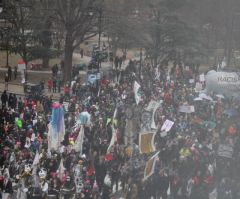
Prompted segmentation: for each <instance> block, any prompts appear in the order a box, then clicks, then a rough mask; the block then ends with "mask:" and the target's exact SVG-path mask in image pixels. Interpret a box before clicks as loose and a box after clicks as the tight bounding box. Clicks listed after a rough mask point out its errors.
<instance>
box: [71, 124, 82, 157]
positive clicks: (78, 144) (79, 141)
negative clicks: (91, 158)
mask: <svg viewBox="0 0 240 199" xmlns="http://www.w3.org/2000/svg"><path fill="white" fill-rule="evenodd" d="M83 139H84V127H83V126H82V125H81V127H80V131H79V133H78V136H77V139H76V141H75V143H74V145H73V147H72V149H74V150H75V151H76V152H80V155H82V146H83Z"/></svg>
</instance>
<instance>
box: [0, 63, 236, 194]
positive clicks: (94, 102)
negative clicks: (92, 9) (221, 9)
mask: <svg viewBox="0 0 240 199" xmlns="http://www.w3.org/2000/svg"><path fill="white" fill-rule="evenodd" d="M114 62H115V69H113V71H115V73H113V74H115V75H116V76H117V80H118V81H115V77H114V76H113V75H109V74H108V73H107V72H106V74H103V76H102V77H101V79H100V80H99V81H98V80H96V81H94V82H91V83H85V84H83V81H82V80H81V78H80V76H79V75H78V74H76V76H73V79H72V82H69V84H67V86H65V87H64V93H63V94H62V95H61V97H60V100H59V101H58V102H55V101H54V100H53V99H52V98H51V97H48V96H40V97H38V98H27V97H20V96H16V95H15V94H9V93H8V92H7V91H4V92H3V93H2V95H1V109H0V151H1V152H0V168H1V171H0V172H1V173H0V191H1V197H2V198H3V199H8V198H18V199H26V198H33V199H35V198H39V199H43V198H55V199H60V198H64V199H67V198H69V199H70V198H84V199H100V198H102V199H110V198H126V199H151V198H154V199H159V198H162V199H167V198H170V199H213V198H214V197H216V198H217V199H238V198H240V191H239V190H240V174H239V172H238V169H239V168H240V131H239V130H240V122H239V118H240V117H239V113H240V101H239V99H235V98H230V97H228V96H224V95H222V94H221V93H209V94H208V95H207V94H205V93H201V90H204V87H205V80H204V74H200V73H199V70H198V66H195V65H192V66H189V65H187V64H184V63H173V66H171V67H170V66H167V65H164V64H163V65H158V66H155V67H153V66H151V65H150V64H149V63H147V61H145V62H144V63H143V64H142V67H141V68H140V67H139V62H137V61H132V60H130V61H129V63H128V66H127V67H126V69H121V66H122V58H116V59H115V60H114ZM118 64H119V65H118ZM116 65H118V66H116ZM119 68H120V69H119ZM140 69H141V71H140ZM57 76H58V69H57V68H56V67H55V68H54V69H53V78H52V79H51V80H49V81H48V83H47V86H48V89H49V91H53V92H59V91H60V86H59V85H60V83H59V82H58V79H59V78H58V77H57ZM196 85H197V86H196ZM199 87H201V89H200V90H199ZM52 89H53V90H52ZM61 111H63V114H62V112H61ZM61 117H63V120H62V121H63V123H61ZM168 125H169V126H168ZM60 134H61V135H60ZM152 134H153V135H154V136H153V137H152V138H151V139H150V141H149V139H141V137H142V136H143V135H145V136H146V138H147V136H148V135H152ZM55 138H56V139H55ZM146 140H148V141H146ZM214 199H215V198H214Z"/></svg>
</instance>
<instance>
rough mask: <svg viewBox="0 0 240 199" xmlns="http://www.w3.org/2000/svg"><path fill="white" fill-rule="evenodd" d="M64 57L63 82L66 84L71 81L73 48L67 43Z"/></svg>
mask: <svg viewBox="0 0 240 199" xmlns="http://www.w3.org/2000/svg"><path fill="white" fill-rule="evenodd" d="M64 52H65V55H64V68H63V81H64V82H65V83H66V82H67V81H70V80H71V73H72V58H73V47H72V45H69V44H67V43H66V46H65V50H64Z"/></svg>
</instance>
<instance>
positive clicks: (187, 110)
mask: <svg viewBox="0 0 240 199" xmlns="http://www.w3.org/2000/svg"><path fill="white" fill-rule="evenodd" d="M179 112H181V113H193V112H195V108H194V106H189V105H183V106H180V107H179Z"/></svg>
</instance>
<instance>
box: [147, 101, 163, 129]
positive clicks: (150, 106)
mask: <svg viewBox="0 0 240 199" xmlns="http://www.w3.org/2000/svg"><path fill="white" fill-rule="evenodd" d="M160 104H161V103H160V102H158V101H154V100H151V101H150V102H149V104H148V106H147V107H146V108H145V110H146V111H149V112H151V113H152V117H151V125H150V128H152V129H157V127H156V123H155V119H154V118H155V113H156V110H157V109H158V107H159V106H160Z"/></svg>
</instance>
